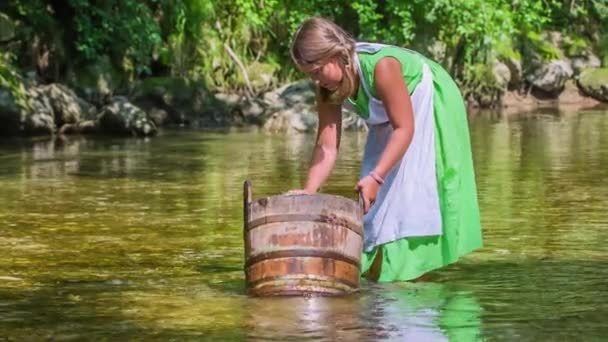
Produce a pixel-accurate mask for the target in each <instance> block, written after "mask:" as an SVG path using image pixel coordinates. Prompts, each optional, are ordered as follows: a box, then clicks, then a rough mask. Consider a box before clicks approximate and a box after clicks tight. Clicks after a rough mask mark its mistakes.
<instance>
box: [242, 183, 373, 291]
mask: <svg viewBox="0 0 608 342" xmlns="http://www.w3.org/2000/svg"><path fill="white" fill-rule="evenodd" d="M243 197H244V216H245V227H244V239H245V275H246V282H247V291H248V293H249V294H251V295H255V296H301V295H343V294H347V293H351V292H354V291H356V290H357V289H358V288H359V273H360V261H361V253H362V248H363V210H362V209H361V205H360V204H359V203H357V202H356V201H353V200H351V199H348V198H345V197H340V196H332V195H326V194H315V195H281V196H272V197H265V198H260V199H257V200H253V199H252V195H251V184H250V182H249V181H246V182H245V184H244V196H243Z"/></svg>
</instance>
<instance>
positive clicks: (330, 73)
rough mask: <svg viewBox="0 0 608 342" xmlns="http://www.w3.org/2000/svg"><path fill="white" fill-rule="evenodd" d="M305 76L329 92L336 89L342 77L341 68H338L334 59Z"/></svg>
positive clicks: (338, 65)
mask: <svg viewBox="0 0 608 342" xmlns="http://www.w3.org/2000/svg"><path fill="white" fill-rule="evenodd" d="M306 74H308V76H309V77H310V78H312V79H313V81H315V83H316V84H317V85H318V86H320V87H323V88H326V89H328V90H330V91H334V90H336V89H338V87H339V86H340V82H341V81H342V77H343V72H342V68H341V67H340V64H338V61H337V59H336V58H331V59H330V60H329V61H328V62H327V63H325V64H324V65H322V66H320V67H318V68H316V69H313V70H311V71H309V72H307V73H306Z"/></svg>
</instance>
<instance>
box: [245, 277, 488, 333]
mask: <svg viewBox="0 0 608 342" xmlns="http://www.w3.org/2000/svg"><path fill="white" fill-rule="evenodd" d="M245 312H246V313H247V315H246V317H247V319H248V320H247V336H248V337H249V340H252V341H253V340H259V341H268V340H273V339H276V338H277V336H279V337H280V338H278V339H277V340H283V339H289V338H293V339H300V340H301V339H306V340H310V341H313V340H314V341H317V340H322V341H336V340H341V341H361V340H364V341H386V340H392V341H476V340H478V339H479V338H480V329H481V322H480V307H479V304H478V303H477V301H476V300H475V298H474V297H473V295H472V294H471V293H467V292H458V291H455V290H449V289H448V288H447V286H446V285H443V284H433V283H429V284H407V283H406V284H387V285H375V286H371V287H370V286H367V287H365V288H364V289H363V290H362V293H360V294H357V295H354V296H351V297H346V298H323V297H321V298H287V299H285V298H272V299H256V298H254V299H251V300H250V301H249V302H248V305H247V307H246V308H245Z"/></svg>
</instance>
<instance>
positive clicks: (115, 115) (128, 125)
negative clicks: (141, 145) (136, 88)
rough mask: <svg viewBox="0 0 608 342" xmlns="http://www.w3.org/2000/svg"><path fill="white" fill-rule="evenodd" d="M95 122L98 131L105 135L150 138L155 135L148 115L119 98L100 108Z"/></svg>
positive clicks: (155, 130) (124, 99)
mask: <svg viewBox="0 0 608 342" xmlns="http://www.w3.org/2000/svg"><path fill="white" fill-rule="evenodd" d="M97 121H98V123H99V125H98V127H99V130H100V131H101V132H102V133H106V134H111V135H132V136H151V135H155V134H156V133H157V128H156V125H155V124H154V122H153V121H152V120H151V119H150V117H149V116H148V114H146V112H144V111H143V110H141V109H140V108H138V107H136V106H135V105H133V104H132V103H130V102H129V101H128V100H127V99H126V98H124V97H121V96H116V97H114V98H112V100H111V101H110V103H109V104H108V105H106V106H104V107H103V108H102V110H101V112H100V114H99V117H98V118H97Z"/></svg>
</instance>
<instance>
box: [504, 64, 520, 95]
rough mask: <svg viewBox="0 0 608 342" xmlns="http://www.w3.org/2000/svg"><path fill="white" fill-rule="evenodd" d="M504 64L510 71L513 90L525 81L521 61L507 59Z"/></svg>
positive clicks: (510, 83)
mask: <svg viewBox="0 0 608 342" xmlns="http://www.w3.org/2000/svg"><path fill="white" fill-rule="evenodd" d="M502 62H503V64H504V65H505V66H506V67H507V68H508V69H509V76H510V77H509V84H508V86H509V87H511V88H515V87H517V86H518V85H519V84H520V83H521V81H522V79H523V76H522V75H523V70H522V66H521V60H520V59H517V58H513V57H510V58H505V59H504V60H503V61H502Z"/></svg>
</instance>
